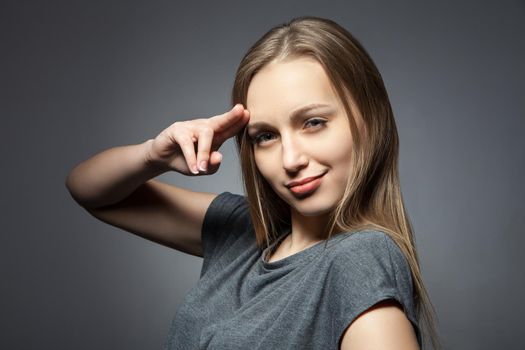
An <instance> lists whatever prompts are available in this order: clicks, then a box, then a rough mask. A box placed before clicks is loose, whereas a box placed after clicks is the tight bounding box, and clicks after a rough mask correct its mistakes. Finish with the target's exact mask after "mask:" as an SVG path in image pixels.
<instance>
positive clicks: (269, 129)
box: [246, 57, 361, 216]
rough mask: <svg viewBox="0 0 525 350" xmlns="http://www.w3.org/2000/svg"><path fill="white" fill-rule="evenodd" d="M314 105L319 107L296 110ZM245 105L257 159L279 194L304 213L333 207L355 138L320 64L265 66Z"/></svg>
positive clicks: (310, 61)
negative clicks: (297, 184)
mask: <svg viewBox="0 0 525 350" xmlns="http://www.w3.org/2000/svg"><path fill="white" fill-rule="evenodd" d="M313 104H316V105H318V106H316V107H314V108H311V109H308V110H303V111H300V112H298V113H295V112H296V111H298V110H299V109H301V108H303V107H307V106H312V105H313ZM246 105H247V109H248V110H249V111H250V121H249V123H248V134H249V136H250V139H252V142H253V143H254V146H253V149H254V157H255V163H256V165H257V167H258V169H259V171H260V173H261V174H262V175H263V176H264V178H265V179H266V180H267V181H268V183H269V184H270V185H271V186H272V188H273V189H274V191H275V192H276V193H277V194H278V195H279V197H281V198H282V199H283V200H284V201H285V202H287V203H288V204H289V205H290V206H291V209H292V210H296V211H297V212H298V213H300V214H301V215H304V216H316V215H321V214H326V213H328V212H330V211H331V210H332V209H334V208H335V206H336V205H337V203H338V201H339V200H340V199H341V198H342V196H343V192H344V189H345V186H346V182H347V179H348V176H349V175H350V162H351V149H352V145H353V141H352V134H351V132H350V123H349V121H348V118H347V116H346V113H345V111H344V107H343V106H342V104H341V103H340V101H339V99H338V96H337V94H336V92H335V91H334V90H333V89H332V87H331V85H330V81H329V79H328V76H327V75H326V73H325V72H324V70H323V68H322V66H321V65H320V64H319V63H318V62H317V61H316V60H314V59H312V58H306V57H304V58H298V59H294V60H291V61H288V62H280V63H272V64H270V65H268V66H265V67H264V68H263V69H261V70H260V71H259V72H258V73H257V74H256V75H255V76H254V77H253V79H252V81H251V83H250V86H249V89H248V97H247V103H246ZM292 116H293V118H292ZM358 119H359V118H358ZM357 123H358V126H360V125H361V123H360V119H359V120H357ZM321 175H322V176H321ZM318 176H321V177H320V178H318V179H317V180H314V181H311V182H309V183H307V184H305V185H303V186H300V187H289V186H288V185H289V183H290V182H291V181H300V180H303V179H306V178H308V177H318Z"/></svg>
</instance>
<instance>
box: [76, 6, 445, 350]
mask: <svg viewBox="0 0 525 350" xmlns="http://www.w3.org/2000/svg"><path fill="white" fill-rule="evenodd" d="M232 105H233V108H232V109H231V110H229V111H228V112H226V113H224V114H220V115H216V116H213V117H210V118H200V119H194V120H186V121H179V122H175V123H174V124H172V125H170V126H169V127H168V128H166V129H165V130H163V131H162V132H161V133H160V134H159V135H158V136H157V137H155V138H154V139H150V140H147V141H146V142H144V143H141V144H137V145H130V146H122V147H116V148H112V149H109V150H106V151H104V152H101V153H100V154H97V155H95V156H94V157H92V158H90V159H88V160H86V161H84V162H83V163H81V164H79V165H77V166H76V167H75V168H74V169H73V170H72V171H71V172H70V174H69V175H68V178H67V181H66V185H67V187H68V189H69V191H70V192H71V195H72V196H73V198H74V199H75V200H76V201H77V202H78V203H79V204H80V205H82V206H83V207H84V208H85V209H86V210H88V211H89V212H90V213H91V214H92V215H94V216H95V217H96V218H98V219H100V220H103V221H104V222H107V223H109V224H111V225H114V226H117V227H120V228H123V229H125V230H127V231H129V232H132V233H134V234H137V235H140V236H142V237H144V238H146V239H149V240H152V241H155V242H158V243H160V244H163V245H166V246H169V247H172V248H174V249H177V250H179V251H182V252H185V253H188V254H192V255H196V256H201V257H203V258H204V261H203V266H202V271H201V275H200V280H199V282H198V283H197V285H196V286H195V287H194V288H193V289H192V290H191V291H190V293H189V294H188V295H187V296H186V298H185V300H184V301H183V303H182V304H181V305H180V306H179V309H178V310H177V313H176V315H175V317H174V319H173V322H172V325H171V329H170V333H169V336H168V338H167V340H166V343H165V348H166V349H353V350H359V349H404V350H405V349H418V348H421V347H422V346H423V344H425V343H426V342H425V340H426V337H424V335H427V334H428V335H429V338H430V340H431V341H432V345H433V346H434V348H439V347H440V344H439V340H438V337H437V332H436V329H435V323H434V322H435V321H434V315H433V310H432V304H431V302H430V300H429V298H428V295H427V292H426V290H425V287H424V285H423V281H422V277H421V273H420V269H419V263H418V257H417V253H416V249H415V248H416V247H415V241H414V236H413V233H412V228H411V225H410V222H409V219H408V216H407V213H406V211H405V208H404V204H403V200H402V195H401V191H400V184H399V178H398V164H397V160H398V136H397V131H396V126H395V122H394V117H393V114H392V109H391V106H390V103H389V100H388V95H387V92H386V90H385V87H384V84H383V81H382V78H381V75H380V73H379V72H378V70H377V68H376V66H375V65H374V63H373V61H372V59H371V58H370V57H369V55H368V54H367V52H366V51H365V49H364V48H363V47H362V46H361V44H360V43H359V42H358V41H357V40H356V39H355V38H354V37H353V36H352V35H351V34H350V33H349V32H348V31H346V30H345V29H344V28H342V27H341V26H339V25H338V24H336V23H335V22H333V21H331V20H328V19H323V18H319V17H311V16H308V17H299V18H295V19H293V20H291V21H290V22H289V23H286V24H283V25H279V26H276V27H274V28H272V29H271V30H270V31H269V32H267V33H266V34H265V35H264V36H263V37H262V38H260V39H259V40H258V41H257V42H256V43H255V44H254V45H253V46H252V47H251V48H250V49H249V51H248V52H247V53H246V55H245V56H244V57H243V59H242V61H241V63H240V66H239V68H238V71H237V75H236V78H235V82H234V87H233V92H232ZM231 137H235V140H236V144H237V146H238V151H239V157H240V160H241V170H242V177H243V181H244V188H245V192H246V195H245V196H242V195H238V194H232V193H230V192H221V193H219V194H214V193H204V192H194V191H189V190H186V189H183V188H179V187H176V186H172V185H168V184H165V183H162V182H159V181H156V180H154V179H153V178H154V177H156V176H158V175H160V174H162V173H164V172H167V171H177V172H179V173H181V174H184V175H188V176H198V175H210V174H214V173H215V172H216V171H217V170H218V168H219V166H220V163H221V159H222V156H221V154H220V153H219V152H218V150H219V148H220V146H221V145H222V144H223V143H224V142H225V141H226V140H227V139H229V138H231ZM422 321H426V322H425V324H424V325H425V327H423V326H424V325H423V322H422Z"/></svg>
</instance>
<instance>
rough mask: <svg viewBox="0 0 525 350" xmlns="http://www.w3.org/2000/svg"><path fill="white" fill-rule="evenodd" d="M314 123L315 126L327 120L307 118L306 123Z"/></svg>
mask: <svg viewBox="0 0 525 350" xmlns="http://www.w3.org/2000/svg"><path fill="white" fill-rule="evenodd" d="M312 122H313V123H314V126H318V125H323V124H325V123H326V120H323V119H310V120H307V121H306V123H305V124H308V123H312Z"/></svg>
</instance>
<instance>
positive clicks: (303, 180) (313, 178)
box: [286, 172, 326, 188]
mask: <svg viewBox="0 0 525 350" xmlns="http://www.w3.org/2000/svg"><path fill="white" fill-rule="evenodd" d="M324 174H326V172H324V173H322V174H321V175H317V176H310V177H307V178H305V179H302V180H299V181H292V182H290V183H289V184H287V185H286V187H288V188H291V187H294V186H299V185H303V184H305V183H308V182H310V181H313V180H315V179H318V178H320V177H321V176H323V175H324Z"/></svg>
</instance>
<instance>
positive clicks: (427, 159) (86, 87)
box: [0, 0, 525, 349]
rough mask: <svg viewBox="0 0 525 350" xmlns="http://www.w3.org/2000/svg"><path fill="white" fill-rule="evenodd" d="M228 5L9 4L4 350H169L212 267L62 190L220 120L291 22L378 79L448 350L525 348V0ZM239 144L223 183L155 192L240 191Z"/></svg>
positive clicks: (1, 17) (4, 26)
mask: <svg viewBox="0 0 525 350" xmlns="http://www.w3.org/2000/svg"><path fill="white" fill-rule="evenodd" d="M217 3H218V2H208V3H205V2H202V1H195V2H193V4H192V5H188V4H187V3H186V2H184V3H183V2H175V1H172V2H167V1H166V2H155V3H153V2H138V1H135V2H133V1H122V2H116V1H113V2H109V1H93V0H91V1H63V2H56V1H41V2H36V1H33V2H28V1H17V2H14V1H13V2H5V1H4V2H2V4H1V5H0V6H1V7H0V36H1V55H0V60H1V76H0V81H1V89H2V91H1V116H2V127H1V128H0V129H1V136H2V147H1V154H0V155H1V162H2V166H1V169H2V171H1V174H2V183H3V189H2V196H1V214H2V226H1V227H2V234H1V247H2V252H1V264H0V266H1V273H2V281H3V282H2V284H1V293H2V294H1V303H2V304H1V305H0V307H1V310H2V311H1V312H0V314H1V324H0V328H1V338H0V348H2V349H37V348H38V349H159V348H161V347H162V345H163V343H164V339H165V337H166V335H167V331H168V327H169V324H170V322H171V319H172V317H173V315H174V313H175V310H176V308H177V306H178V305H179V303H180V302H181V300H182V298H183V297H184V295H185V294H186V293H187V292H188V291H189V290H190V288H191V287H192V286H193V285H194V284H195V283H196V281H197V279H198V276H199V272H200V267H201V263H202V259H200V258H197V257H193V256H190V255H187V254H184V253H181V252H178V251H175V250H172V249H169V248H166V247H163V246H160V245H157V244H155V243H153V242H150V241H147V240H144V239H142V238H140V237H138V236H135V235H133V234H129V233H127V232H125V231H123V230H120V229H117V228H115V227H112V226H109V225H107V224H104V223H102V222H100V221H97V220H96V219H95V218H93V217H92V216H90V215H89V214H88V213H87V212H85V211H84V210H83V209H82V208H81V207H79V206H78V205H76V203H75V202H74V201H73V199H72V198H71V197H70V195H69V193H68V191H67V189H66V187H65V185H64V181H65V177H66V175H67V173H68V172H69V170H70V169H71V168H72V167H73V166H74V165H76V164H77V163H78V162H80V161H82V160H85V159H87V158H88V157H90V156H92V155H94V154H95V153H97V152H100V151H102V150H104V149H107V148H110V147H114V146H119V145H126V144H136V143H140V142H143V141H145V140H146V139H148V138H152V137H155V136H156V135H157V134H158V133H159V132H160V131H161V130H163V129H164V128H165V127H167V126H168V125H170V124H171V123H173V122H174V121H176V120H181V119H193V118H198V117H199V118H200V117H209V116H212V115H216V114H220V113H224V112H225V111H226V110H228V109H229V96H230V90H231V86H232V82H233V77H234V73H235V70H236V68H237V65H238V63H239V61H240V59H241V57H242V55H243V54H244V53H245V52H246V50H247V49H248V48H249V46H250V45H251V44H253V43H254V42H255V40H256V39H258V38H259V37H260V36H261V35H262V34H264V33H265V32H266V31H267V30H268V29H269V28H270V27H271V26H273V25H276V24H280V23H282V22H285V21H287V20H289V19H291V18H292V17H296V16H300V15H317V16H321V17H327V18H331V19H333V20H335V21H336V22H338V23H340V24H341V25H343V26H344V27H345V28H347V29H348V30H349V31H350V32H352V33H353V34H354V35H355V36H356V37H357V38H358V39H359V40H360V41H361V42H362V43H363V45H364V46H365V48H366V49H367V50H368V51H369V53H370V54H371V56H372V57H373V59H374V60H375V62H376V64H377V66H378V68H379V70H380V71H381V73H382V75H383V78H384V81H385V83H386V86H387V89H388V92H389V95H390V98H391V103H392V106H393V109H394V112H395V116H396V120H397V123H398V124H397V125H398V129H399V135H400V142H401V150H400V172H401V179H402V191H403V194H404V198H405V202H406V205H407V208H408V212H409V214H410V217H411V219H412V221H413V224H414V228H415V231H416V243H417V248H418V251H419V255H420V258H421V267H422V272H423V277H424V280H425V282H426V285H427V288H428V290H429V293H430V296H431V298H432V300H433V302H434V305H435V308H436V310H437V313H438V317H439V321H440V330H441V335H442V337H443V341H444V344H445V347H446V348H447V349H496V348H498V349H503V348H505V349H519V348H523V346H524V345H523V342H522V341H521V339H520V336H521V335H522V334H523V331H525V329H524V326H523V321H522V319H521V318H522V317H521V316H522V314H523V313H525V307H524V304H523V301H522V298H521V296H522V295H523V292H524V284H525V276H524V272H523V271H524V270H523V265H524V258H523V255H522V254H520V253H521V250H523V248H524V243H525V238H524V235H523V229H522V227H523V226H524V223H525V222H524V215H523V213H524V209H525V206H524V204H523V203H524V201H523V198H524V196H525V190H524V186H523V185H522V181H523V179H524V178H525V177H524V174H523V172H524V157H523V149H525V147H524V146H525V141H524V137H523V131H524V124H525V118H524V99H523V92H524V88H525V69H524V62H525V41H524V40H523V37H524V34H525V5H524V3H523V1H498V2H496V1H492V2H481V1H462V2H455V1H446V2H443V1H441V2H439V4H436V3H433V2H426V3H424V4H423V3H422V2H420V1H409V2H407V1H396V2H395V4H394V2H391V1H369V0H366V1H365V0H363V1H345V2H325V1H323V2H321V1H317V2H315V1H288V2H284V3H281V2H271V1H264V2H263V1H257V2H250V3H247V2H244V1H238V2H221V4H220V5H219V4H217ZM232 141H233V140H230V141H228V142H227V143H226V144H225V145H223V148H221V151H222V153H223V154H224V156H225V158H224V161H223V164H222V166H221V169H220V171H219V172H218V173H217V174H215V175H213V176H212V177H209V176H205V177H198V178H195V177H191V178H190V177H185V176H183V175H181V174H178V173H169V174H164V175H162V176H160V177H159V179H160V180H163V181H166V182H169V183H172V184H176V185H178V186H183V187H186V188H190V189H193V190H199V191H211V192H216V193H219V192H222V191H225V190H228V191H232V192H235V193H242V186H241V182H240V176H239V169H238V164H237V162H238V159H237V157H236V155H235V153H234V152H235V148H234V146H233V142H232ZM520 179H521V180H520Z"/></svg>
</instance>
